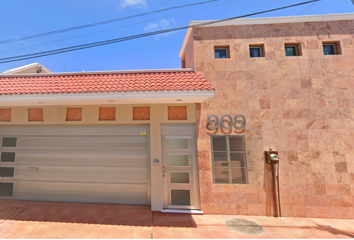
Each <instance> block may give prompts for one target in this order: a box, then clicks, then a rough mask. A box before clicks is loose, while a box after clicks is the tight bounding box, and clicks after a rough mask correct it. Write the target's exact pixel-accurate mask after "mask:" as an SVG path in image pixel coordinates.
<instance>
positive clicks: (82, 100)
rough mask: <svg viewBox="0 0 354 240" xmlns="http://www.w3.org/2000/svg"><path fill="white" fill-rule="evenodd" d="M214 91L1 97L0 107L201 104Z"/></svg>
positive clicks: (211, 95) (212, 94)
mask: <svg viewBox="0 0 354 240" xmlns="http://www.w3.org/2000/svg"><path fill="white" fill-rule="evenodd" d="M213 96H214V91H160V92H119V93H118V92H117V93H69V94H68V93H64V94H30V95H29V94H27V95H2V96H0V106H40V105H41V106H54V105H97V104H162V103H201V102H203V101H205V100H207V99H209V98H211V97H213Z"/></svg>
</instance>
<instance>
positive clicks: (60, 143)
mask: <svg viewBox="0 0 354 240" xmlns="http://www.w3.org/2000/svg"><path fill="white" fill-rule="evenodd" d="M16 148H17V149H19V150H25V149H26V150H31V149H38V150H44V149H53V150H55V149H61V150H76V151H100V152H105V151H112V150H117V151H127V152H130V151H132V150H134V149H139V148H140V149H145V148H146V136H124V137H118V136H115V137H102V136H87V137H63V136H40V137H33V136H27V137H25V136H19V137H18V138H17V146H16Z"/></svg>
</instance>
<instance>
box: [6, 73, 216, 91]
mask: <svg viewBox="0 0 354 240" xmlns="http://www.w3.org/2000/svg"><path fill="white" fill-rule="evenodd" d="M197 90H201V91H204V90H207V91H211V90H214V88H213V86H212V85H211V84H210V83H209V82H208V81H207V80H206V79H205V78H204V77H203V76H202V75H201V74H200V73H195V72H192V71H170V72H166V71H164V72H139V73H109V74H108V73H106V74H105V73H97V74H89V75H88V74H73V75H67V74H65V75H59V74H58V75H46V76H43V75H42V76H33V75H28V76H16V75H12V76H9V75H6V76H5V75H3V76H1V75H0V95H15V94H51V93H93V92H95V93H97V92H102V93H103V92H146V91H149V92H153V91H197Z"/></svg>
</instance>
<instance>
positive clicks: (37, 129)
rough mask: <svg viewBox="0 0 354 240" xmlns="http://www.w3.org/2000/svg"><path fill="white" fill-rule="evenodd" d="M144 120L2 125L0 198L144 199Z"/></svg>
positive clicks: (146, 168)
mask: <svg viewBox="0 0 354 240" xmlns="http://www.w3.org/2000/svg"><path fill="white" fill-rule="evenodd" d="M147 131H148V126H147V125H91V126H87V125H80V126H0V151H1V162H0V172H1V178H0V198H12V199H24V200H40V201H73V202H96V203H123V204H124V203H129V204H147V203H148V199H147V198H148V197H147V196H148V193H147V191H148V186H147V179H148V164H147V163H148V154H147V152H148V148H147V141H148V134H147Z"/></svg>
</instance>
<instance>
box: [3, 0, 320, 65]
mask: <svg viewBox="0 0 354 240" xmlns="http://www.w3.org/2000/svg"><path fill="white" fill-rule="evenodd" d="M319 1H322V0H311V1H306V2H301V3H297V4H292V5H287V6H283V7H279V8H273V9H269V10H265V11H261V12H256V13H251V14H246V15H241V16H237V17H231V18H224V19H220V20H214V21H208V22H203V23H199V24H194V25H188V26H182V27H175V28H169V29H165V30H159V31H153V32H147V33H141V34H136V35H131V36H127V37H121V38H114V39H110V40H105V41H99V42H92V43H87V44H81V45H75V46H71V47H65V48H59V49H55V50H50V51H44V52H37V53H31V54H25V55H18V56H13V57H7V58H0V63H9V62H15V61H21V60H26V59H32V58H36V57H44V56H49V55H54V54H60V53H65V52H72V51H77V50H81V49H86V48H92V47H98V46H103V45H107V44H112V43H117V42H124V41H128V40H132V39H137V38H142V37H148V36H153V35H157V34H162V33H167V32H173V31H179V30H183V29H188V28H193V27H202V26H207V25H211V24H215V23H221V22H226V21H230V20H234V19H237V18H245V17H250V16H254V15H259V14H263V13H269V12H274V11H279V10H283V9H287V8H292V7H297V6H301V5H305V4H309V3H314V2H319Z"/></svg>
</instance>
